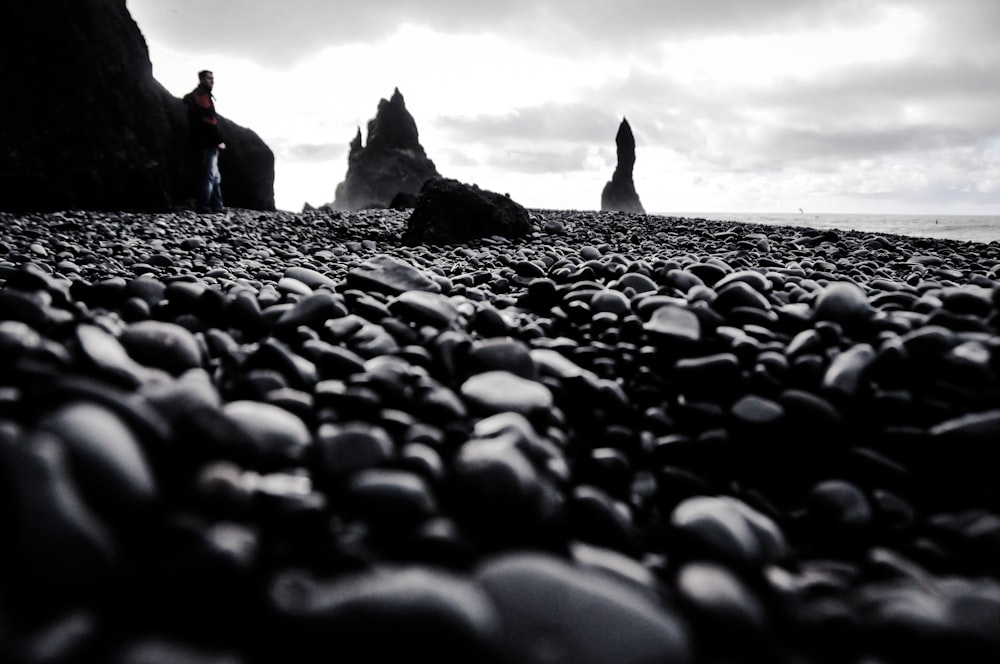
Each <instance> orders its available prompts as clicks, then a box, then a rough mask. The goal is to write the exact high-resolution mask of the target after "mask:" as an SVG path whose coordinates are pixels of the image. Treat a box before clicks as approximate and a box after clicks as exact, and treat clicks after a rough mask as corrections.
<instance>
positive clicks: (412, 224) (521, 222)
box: [403, 178, 531, 244]
mask: <svg viewBox="0 0 1000 664" xmlns="http://www.w3.org/2000/svg"><path fill="white" fill-rule="evenodd" d="M530 234H531V220H530V218H529V215H528V211H527V210H525V209H524V207H522V206H521V205H519V204H518V203H516V202H514V201H513V200H511V199H510V197H508V196H505V195H503V194H498V193H496V192H493V191H487V190H485V189H480V188H479V187H478V186H476V185H474V184H472V185H470V184H465V183H463V182H459V181H458V180H452V179H448V178H438V179H436V180H430V181H428V182H427V184H425V185H424V186H423V188H422V189H421V190H420V195H419V196H417V204H416V207H415V208H414V209H413V213H412V214H411V215H410V217H409V219H408V220H407V222H406V231H405V232H404V233H403V242H404V243H407V244H418V243H421V242H423V243H427V244H460V243H462V242H468V241H470V240H475V239H478V238H485V237H492V236H494V235H499V236H502V237H507V238H518V237H524V236H526V235H530Z"/></svg>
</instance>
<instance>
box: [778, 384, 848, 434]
mask: <svg viewBox="0 0 1000 664" xmlns="http://www.w3.org/2000/svg"><path fill="white" fill-rule="evenodd" d="M778 403H780V404H781V406H782V407H783V408H784V409H785V412H786V413H787V415H788V416H789V417H790V418H791V419H794V420H795V421H797V422H802V423H806V424H810V425H812V426H815V427H816V428H818V429H819V430H823V431H830V430H833V431H839V430H840V429H841V428H843V426H844V417H843V415H841V413H840V411H838V410H837V409H836V407H834V405H833V404H831V403H830V402H829V401H828V400H826V399H824V398H823V397H821V396H819V395H817V394H813V393H812V392H807V391H805V390H797V389H789V390H785V391H783V392H782V393H781V395H780V396H779V397H778Z"/></svg>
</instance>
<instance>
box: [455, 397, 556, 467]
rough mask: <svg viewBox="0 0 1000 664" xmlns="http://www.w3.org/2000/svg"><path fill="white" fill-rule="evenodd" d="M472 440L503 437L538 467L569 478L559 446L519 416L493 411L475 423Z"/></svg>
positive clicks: (500, 438)
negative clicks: (539, 433)
mask: <svg viewBox="0 0 1000 664" xmlns="http://www.w3.org/2000/svg"><path fill="white" fill-rule="evenodd" d="M472 436H473V438H472V440H480V441H481V440H489V439H492V440H503V441H505V442H509V443H511V444H513V445H514V446H515V447H516V448H517V449H518V450H519V451H520V452H522V453H524V455H525V456H526V457H527V458H528V459H529V460H530V461H531V462H532V463H533V464H535V466H537V467H538V468H541V469H543V470H544V471H546V472H548V473H549V474H550V475H554V476H556V477H558V478H560V479H562V480H566V481H568V480H569V468H568V466H567V462H566V458H565V456H564V455H563V452H562V450H561V449H559V448H558V447H556V446H555V445H554V444H552V442H551V441H549V440H548V439H546V438H543V437H542V436H540V435H538V433H537V432H536V431H535V427H534V426H532V424H531V422H529V421H528V419H527V418H525V417H524V416H523V415H519V414H518V413H512V412H509V411H508V412H503V413H497V414H496V415H491V416H489V417H484V418H483V419H481V420H479V421H478V422H476V425H475V426H474V427H473V429H472Z"/></svg>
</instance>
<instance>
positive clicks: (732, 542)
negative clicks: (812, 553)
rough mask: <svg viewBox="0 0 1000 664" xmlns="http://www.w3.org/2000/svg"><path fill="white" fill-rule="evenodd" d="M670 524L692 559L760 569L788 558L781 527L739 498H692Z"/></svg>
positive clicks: (683, 503)
mask: <svg viewBox="0 0 1000 664" xmlns="http://www.w3.org/2000/svg"><path fill="white" fill-rule="evenodd" d="M670 524H671V528H672V531H673V533H674V536H675V537H676V538H677V540H678V542H679V545H681V546H683V548H684V550H685V551H689V552H690V555H692V556H703V557H706V558H710V559H713V560H718V561H721V562H724V563H728V564H732V565H736V566H737V567H740V568H756V567H759V566H760V565H763V564H767V563H773V562H777V561H779V560H781V559H783V558H784V557H786V556H787V555H788V544H787V542H786V540H785V536H784V533H783V532H782V531H781V529H780V528H779V527H778V525H777V524H776V523H774V522H773V521H772V520H771V519H770V518H768V517H767V516H765V515H764V514H762V513H760V512H758V511H757V510H755V509H753V508H752V507H750V506H749V505H747V504H746V503H744V502H743V501H741V500H738V499H736V498H731V497H726V496H719V497H715V496H699V497H694V498H689V499H687V500H685V501H683V502H682V503H680V504H679V505H677V507H676V508H674V511H673V513H672V514H671V515H670Z"/></svg>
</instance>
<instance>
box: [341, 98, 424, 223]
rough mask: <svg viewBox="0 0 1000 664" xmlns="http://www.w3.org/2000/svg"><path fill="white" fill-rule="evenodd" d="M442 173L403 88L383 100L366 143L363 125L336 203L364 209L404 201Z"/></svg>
mask: <svg viewBox="0 0 1000 664" xmlns="http://www.w3.org/2000/svg"><path fill="white" fill-rule="evenodd" d="M437 177H440V174H439V173H438V171H437V168H436V167H435V166H434V162H433V161H431V160H430V159H429V158H428V157H427V153H426V152H425V151H424V148H423V146H422V145H420V139H419V134H418V132H417V123H416V121H415V120H414V119H413V116H412V115H410V112H409V111H408V110H406V102H405V101H404V100H403V95H402V94H400V92H399V89H398V88H397V89H396V90H395V91H394V92H393V93H392V97H391V98H390V99H389V100H385V99H381V100H379V103H378V111H377V112H376V114H375V117H374V118H372V119H371V120H369V121H368V140H367V141H366V142H365V143H364V144H362V142H361V128H360V127H359V128H358V133H357V134H356V135H355V137H354V140H353V141H351V149H350V152H349V153H348V155H347V175H346V176H345V177H344V181H343V182H341V183H340V184H338V185H337V189H336V197H335V198H334V201H333V203H332V204H331V207H333V208H334V209H337V210H362V209H367V208H387V207H393V206H394V204H395V205H396V206H398V205H399V201H404V200H408V198H407V197H408V196H416V195H417V193H418V192H419V191H420V187H421V186H423V184H424V182H426V181H427V180H429V179H430V178H437Z"/></svg>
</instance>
